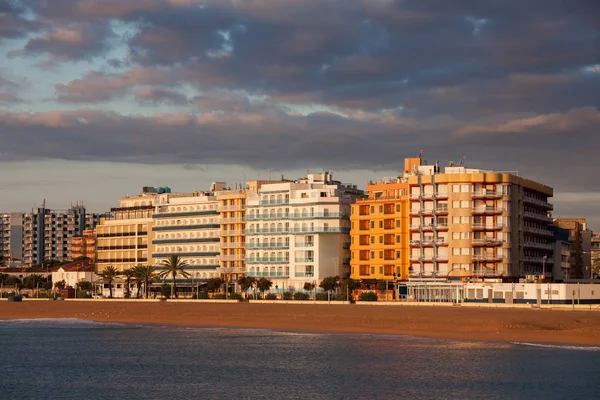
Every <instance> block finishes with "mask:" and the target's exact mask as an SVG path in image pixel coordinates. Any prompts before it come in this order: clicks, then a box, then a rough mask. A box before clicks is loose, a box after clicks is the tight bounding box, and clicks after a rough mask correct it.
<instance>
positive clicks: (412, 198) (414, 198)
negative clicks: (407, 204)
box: [409, 193, 421, 201]
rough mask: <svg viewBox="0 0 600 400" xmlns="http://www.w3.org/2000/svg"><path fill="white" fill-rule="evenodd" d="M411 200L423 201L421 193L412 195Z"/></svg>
mask: <svg viewBox="0 0 600 400" xmlns="http://www.w3.org/2000/svg"><path fill="white" fill-rule="evenodd" d="M409 198H410V200H413V201H414V200H420V199H421V193H413V194H411V195H410V197H409Z"/></svg>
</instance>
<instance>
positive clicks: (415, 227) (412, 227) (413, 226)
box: [408, 224, 421, 232]
mask: <svg viewBox="0 0 600 400" xmlns="http://www.w3.org/2000/svg"><path fill="white" fill-rule="evenodd" d="M408 229H409V230H411V231H413V232H414V231H418V230H420V229H421V224H416V225H411V226H409V227H408Z"/></svg>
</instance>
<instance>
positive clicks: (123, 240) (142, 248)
mask: <svg viewBox="0 0 600 400" xmlns="http://www.w3.org/2000/svg"><path fill="white" fill-rule="evenodd" d="M167 190H169V189H168V188H158V189H155V188H153V187H145V188H144V189H143V192H142V193H141V194H140V195H138V196H135V197H123V198H121V200H120V202H119V207H115V208H112V209H111V212H112V215H111V216H109V217H106V218H103V219H102V220H101V222H100V225H98V226H97V227H96V265H97V269H98V272H102V271H103V270H104V269H105V268H106V267H108V266H113V267H115V268H116V269H117V270H118V271H124V270H126V269H130V268H133V267H136V266H138V265H147V264H149V261H150V259H149V257H148V245H149V239H148V236H149V232H150V231H151V227H152V214H153V211H154V205H153V200H154V198H155V197H156V196H157V195H158V192H162V191H167Z"/></svg>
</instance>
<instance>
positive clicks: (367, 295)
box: [358, 292, 377, 301]
mask: <svg viewBox="0 0 600 400" xmlns="http://www.w3.org/2000/svg"><path fill="white" fill-rule="evenodd" d="M358 300H359V301H377V293H375V292H362V293H361V294H360V296H359V298H358Z"/></svg>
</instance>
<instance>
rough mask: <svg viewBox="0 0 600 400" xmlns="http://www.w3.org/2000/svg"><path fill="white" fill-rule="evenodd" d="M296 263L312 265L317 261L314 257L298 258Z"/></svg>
mask: <svg viewBox="0 0 600 400" xmlns="http://www.w3.org/2000/svg"><path fill="white" fill-rule="evenodd" d="M295 261H296V262H297V263H312V262H315V259H314V258H313V257H309V258H296V259H295Z"/></svg>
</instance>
